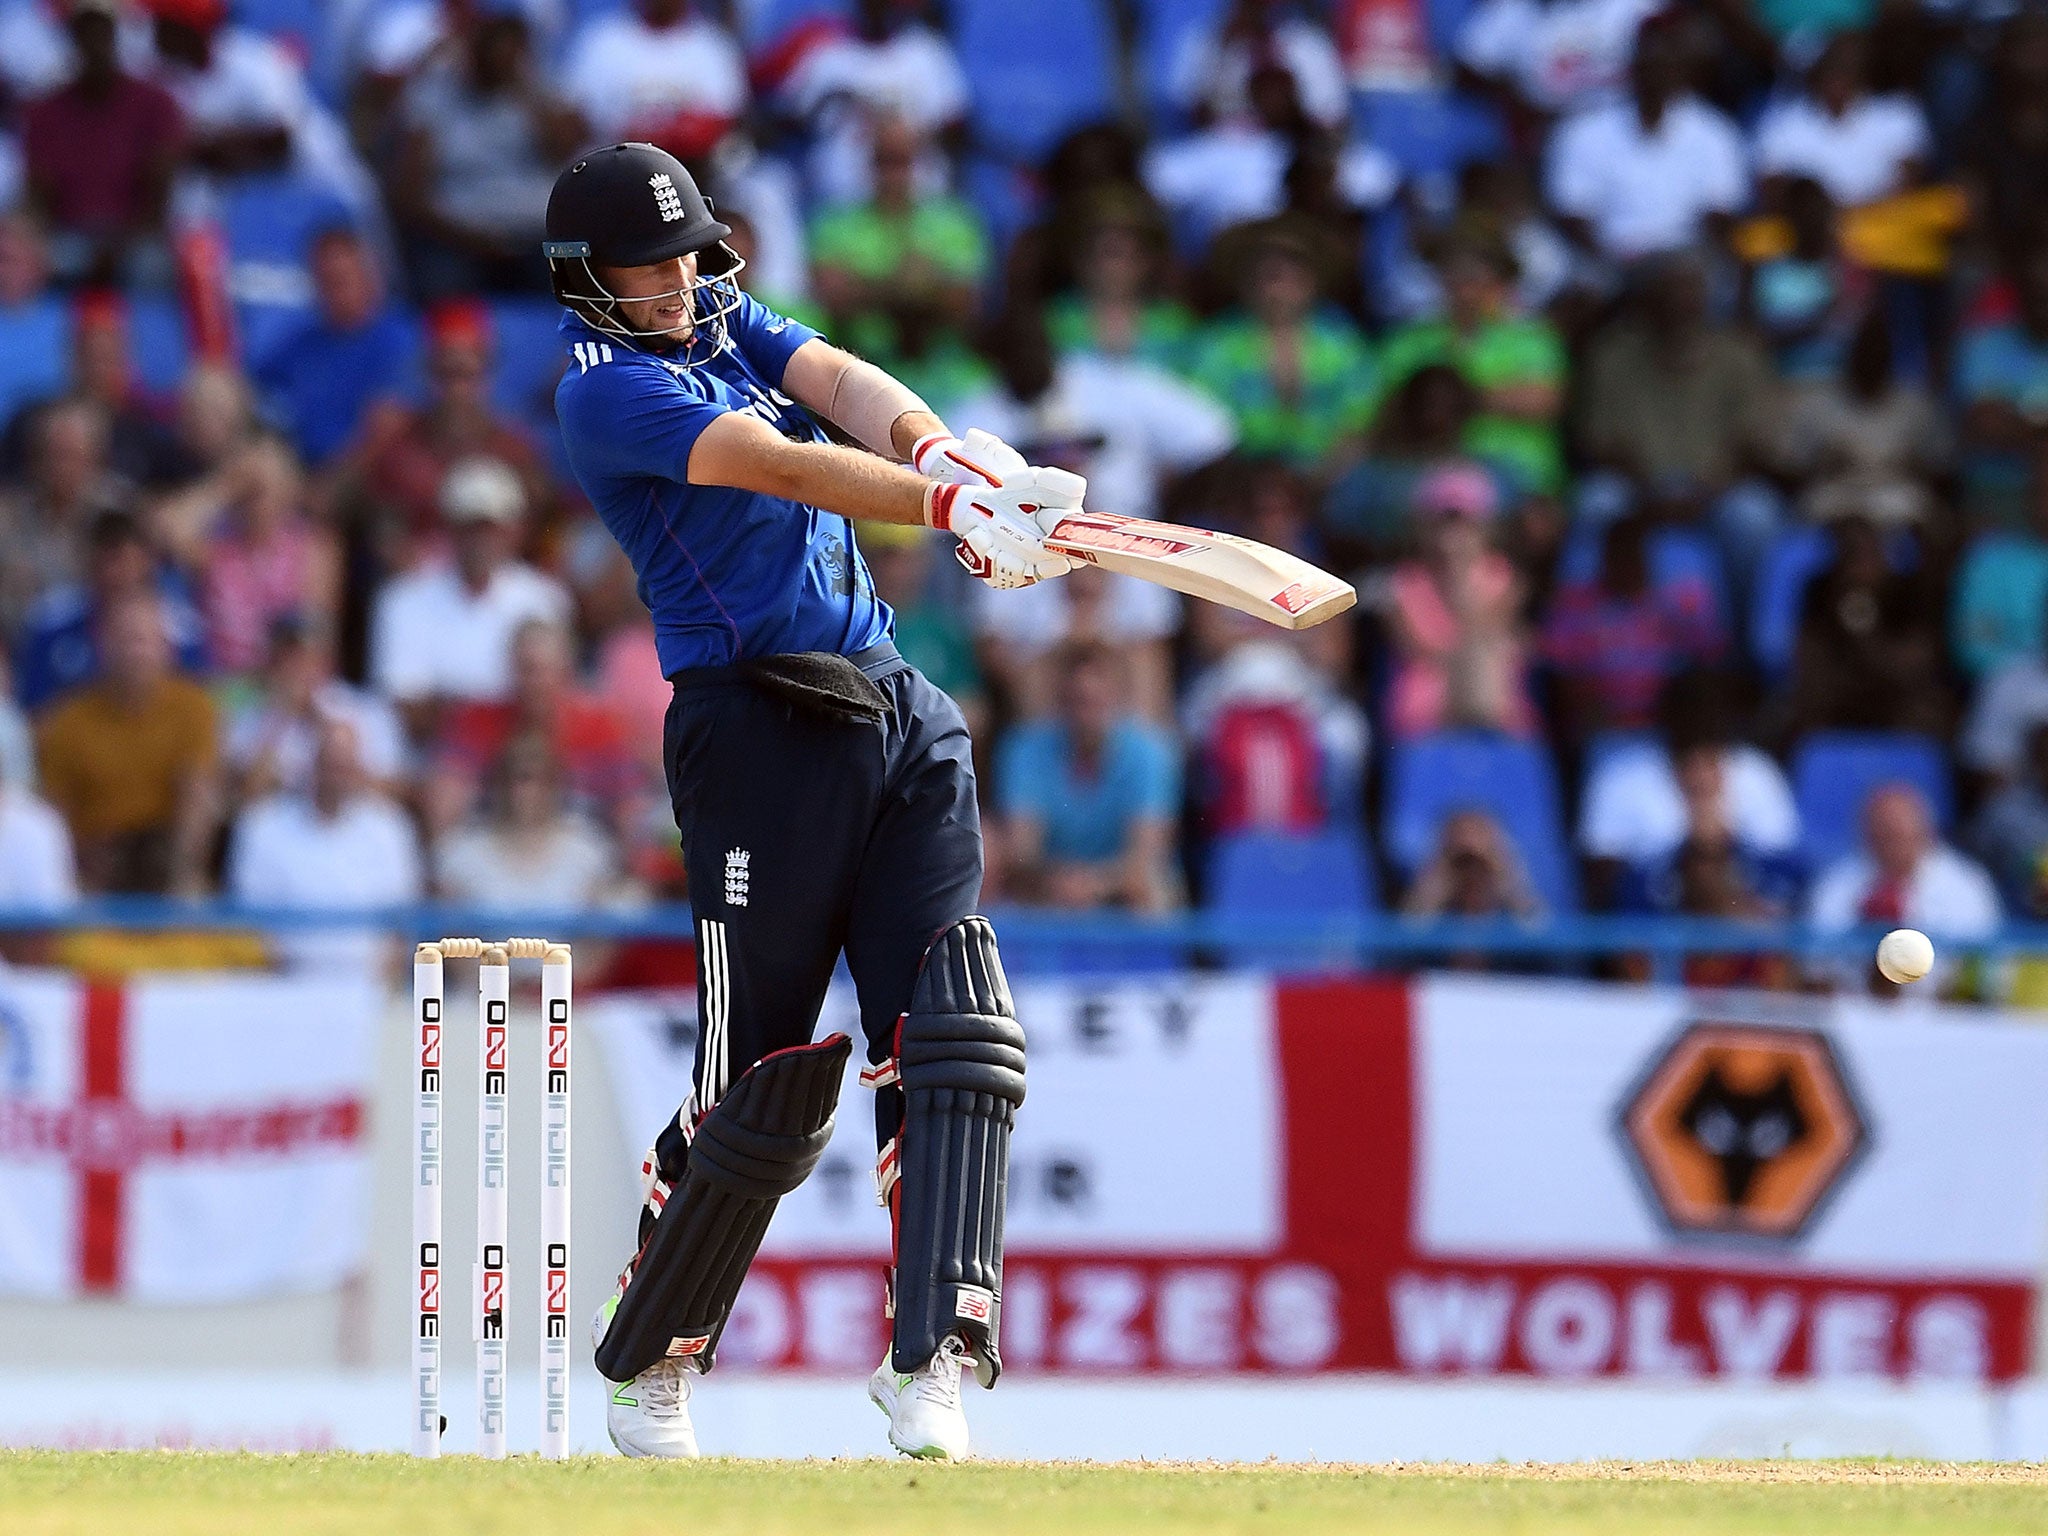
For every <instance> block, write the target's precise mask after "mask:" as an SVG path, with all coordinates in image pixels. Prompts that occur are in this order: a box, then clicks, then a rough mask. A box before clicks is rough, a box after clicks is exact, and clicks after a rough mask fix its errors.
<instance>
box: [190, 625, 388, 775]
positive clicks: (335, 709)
mask: <svg viewBox="0 0 2048 1536" xmlns="http://www.w3.org/2000/svg"><path fill="white" fill-rule="evenodd" d="M334 720H340V721H345V722H346V723H347V724H348V725H350V726H351V727H353V728H354V730H355V736H356V750H357V753H358V755H359V757H360V759H361V761H362V766H363V772H364V774H365V775H366V776H367V778H368V780H369V782H370V783H371V784H372V785H374V786H375V787H376V788H378V789H380V790H395V789H396V788H397V786H398V782H399V779H400V777H401V776H402V775H403V773H404V772H405V765H406V752H405V728H404V727H403V726H402V725H400V724H399V721H398V715H397V712H396V711H394V710H393V709H392V707H391V706H390V704H388V703H386V702H385V701H384V700H383V699H380V698H378V697H377V695H375V694H374V693H369V692H366V691H365V690H363V689H361V688H357V687H355V686H354V685H353V684H350V683H345V682H343V681H342V680H341V679H340V678H338V677H336V676H335V675H334V644H333V638H332V636H331V635H330V634H329V633H328V631H327V630H326V628H325V627H324V626H323V625H321V624H320V623H318V622H317V621H312V620H305V619H290V620H286V621H284V622H282V623H280V624H278V625H276V626H275V627H274V628H273V629H272V631H271V634H270V653H269V655H268V656H267V657H266V658H265V660H264V665H263V671H262V673H261V676H260V680H259V687H258V691H257V692H256V694H255V696H254V697H252V698H250V699H248V700H247V701H246V702H245V703H242V704H241V705H240V706H239V707H234V708H232V709H231V711H230V713H229V715H228V721H227V727H226V730H225V733H224V742H225V745H224V755H225V757H226V759H227V766H228V770H229V772H230V773H231V774H233V775H234V779H235V793H236V796H237V798H239V799H242V800H258V799H261V798H263V797H264V796H266V795H272V794H287V795H303V794H308V793H310V792H311V790H312V787H313V761H314V759H315V758H316V757H317V756H318V754H319V748H320V737H321V735H322V733H323V732H324V730H325V728H326V726H327V724H328V722H330V721H334Z"/></svg>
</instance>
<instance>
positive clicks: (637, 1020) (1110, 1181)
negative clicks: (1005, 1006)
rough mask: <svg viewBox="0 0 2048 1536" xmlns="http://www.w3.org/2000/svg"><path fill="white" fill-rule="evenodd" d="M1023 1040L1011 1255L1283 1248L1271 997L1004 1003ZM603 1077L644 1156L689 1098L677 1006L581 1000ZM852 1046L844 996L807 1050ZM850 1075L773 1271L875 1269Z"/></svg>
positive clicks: (1193, 986)
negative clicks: (813, 1263) (1023, 1096)
mask: <svg viewBox="0 0 2048 1536" xmlns="http://www.w3.org/2000/svg"><path fill="white" fill-rule="evenodd" d="M1016 995H1017V1006H1018V1011H1019V1015H1020V1016H1021V1017H1022V1018H1023V1019H1024V1020H1025V1027H1026V1029H1027V1031H1028V1032H1029V1035H1030V1041H1031V1045H1030V1062H1029V1066H1028V1068H1027V1072H1026V1076H1027V1079H1028V1082H1029V1088H1028V1092H1029V1099H1028V1104H1027V1108H1026V1110H1025V1112H1024V1113H1023V1114H1021V1115H1020V1116H1019V1117H1018V1120H1017V1129H1016V1134H1015V1139H1014V1140H1013V1142H1012V1144H1011V1157H1010V1205H1009V1215H1008V1237H1009V1243H1010V1247H1011V1250H1012V1251H1013V1252H1019V1253H1022V1252H1032V1253H1040V1252H1048V1253H1057V1252H1078V1253H1092V1252H1099V1251H1101V1250H1104V1249H1114V1248H1123V1247H1131V1248H1136V1249H1139V1250H1141V1251H1148V1250H1149V1251H1165V1252H1176V1253H1200V1252H1205V1251H1215V1252H1225V1253H1260V1252H1264V1251H1267V1250H1268V1249H1270V1248H1272V1247H1274V1246H1275V1245H1276V1244H1277V1243H1278V1242H1279V1240H1280V1237H1281V1209H1280V1170H1281V1163H1280V1159H1279V1143H1280V1137H1281V1129H1280V1109H1279V1099H1280V1090H1279V1080H1278V1071H1277V1064H1276V1060H1275V1052H1274V1049H1273V1006H1272V988H1271V987H1270V985H1268V984H1267V983H1266V982H1265V981H1264V980H1263V979H1260V978H1243V977H1229V978H1210V979H1168V980H1163V981H1156V980H1147V981H1144V982H1117V981H1111V980H1105V981H1103V982H1101V983H1098V984H1094V985H1090V984H1087V983H1085V982H1078V981H1026V982H1020V983H1019V984H1018V985H1017V988H1016ZM579 1017H580V1019H581V1020H582V1021H583V1022H584V1023H585V1024H586V1025H587V1026H588V1027H589V1028H591V1029H593V1030H594V1031H595V1032H596V1034H597V1038H598V1040H599V1041H600V1042H601V1044H602V1046H603V1049H604V1052H605V1055H606V1059H607V1062H608V1064H609V1065H610V1068H611V1078H612V1081H613V1082H614V1083H615V1084H616V1085H617V1091H618V1093H619V1095H620V1101H621V1102H620V1109H621V1113H622V1116H623V1118H624V1121H625V1124H626V1125H627V1127H628V1133H629V1134H630V1135H633V1136H636V1137H638V1138H640V1139H641V1144H642V1145H643V1146H644V1145H651V1144H652V1142H653V1140H654V1137H655V1133H656V1132H657V1131H659V1130H660V1128H661V1127H662V1126H663V1125H664V1124H666V1123H667V1121H668V1119H669V1118H670V1117H671V1116H673V1115H674V1114H675V1113H676V1111H677V1107H678V1106H679V1105H680V1104H682V1103H683V1101H684V1100H685V1099H686V1098H687V1097H688V1095H689V1092H690V1071H691V1063H692V1062H693V1060H694V1059H695V1052H696V1038H697V1021H696V1004H695V1000H694V998H693V996H692V995H691V994H689V993H680V994H662V993H645V994H617V995H612V996H600V997H594V998H592V999H591V1000H590V1001H589V1002H587V1003H585V1004H584V1005H583V1006H582V1008H581V1009H580V1010H579ZM833 1030H844V1031H846V1032H847V1033H849V1034H851V1035H852V1036H853V1037H854V1038H855V1039H856V1040H859V1039H860V1038H861V1034H860V1017H859V1008H858V1005H857V1004H856V1002H855V1000H854V997H853V994H852V991H851V989H850V988H845V989H842V988H835V989H834V990H833V991H832V993H831V994H830V996H829V997H828V999H827V1002H826V1005H825V1012H824V1017H823V1019H822V1021H821V1022H820V1024H819V1027H818V1032H819V1034H820V1035H823V1034H826V1033H829V1032H831V1031H833ZM865 1064H866V1061H865V1056H864V1054H863V1052H862V1051H860V1050H856V1051H855V1052H854V1056H853V1058H852V1059H851V1060H850V1061H849V1062H848V1065H847V1076H846V1083H845V1086H844V1088H843V1090H842V1092H841V1094H840V1099H839V1120H838V1125H837V1127H836V1129H835V1131H834V1133H833V1137H832V1143H831V1145H830V1147H829V1148H827V1150H826V1153H825V1156H824V1158H823V1160H822V1161H821V1162H820V1163H819V1165H818V1169H817V1171H816V1172H815V1173H813V1174H812V1176H811V1177H810V1179H809V1180H808V1181H806V1183H805V1184H804V1185H803V1186H802V1187H801V1188H800V1189H798V1190H797V1191H796V1192H795V1193H794V1194H792V1195H790V1196H789V1197H788V1198H786V1199H785V1200H784V1201H783V1202H782V1205H781V1208H780V1210H779V1211H778V1212H777V1213H776V1217H775V1223H774V1225H773V1226H772V1227H771V1228H770V1229H769V1233H768V1240H767V1243H766V1245H765V1247H764V1249H763V1252H764V1253H767V1254H770V1255H777V1254H787V1255H791V1256H808V1255H817V1254H832V1255H846V1256H855V1255H858V1256H862V1257H867V1258H872V1259H875V1260H878V1261H879V1260H882V1259H886V1258H887V1256H888V1252H889V1221H888V1216H887V1214H886V1213H885V1212H884V1211H883V1210H882V1209H881V1207H880V1206H879V1205H878V1204H877V1202H876V1198H875V1182H874V1161H875V1134H874V1132H875V1125H874V1110H873V1107H872V1106H873V1101H874V1096H873V1094H872V1093H870V1092H869V1091H868V1090H867V1089H864V1088H861V1087H860V1086H859V1082H858V1079H859V1072H860V1068H861V1067H862V1066H864V1065H865Z"/></svg>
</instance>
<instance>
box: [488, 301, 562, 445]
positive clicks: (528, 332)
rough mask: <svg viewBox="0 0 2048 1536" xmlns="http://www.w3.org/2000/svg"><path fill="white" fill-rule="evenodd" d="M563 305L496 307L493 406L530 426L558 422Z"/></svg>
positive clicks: (535, 303)
mask: <svg viewBox="0 0 2048 1536" xmlns="http://www.w3.org/2000/svg"><path fill="white" fill-rule="evenodd" d="M561 321H562V310H561V306H560V305H558V304H556V303H555V301H554V300H553V299H499V300H497V301H496V302H494V303H493V304H492V305H491V332H492V335H493V336H494V338H495V339H496V344H497V360H496V363H495V365H494V366H493V368H492V372H491V401H492V403H493V404H494V405H496V406H497V407H498V409H499V410H501V411H505V412H508V413H510V414H511V415H514V416H517V417H518V418H519V419H520V420H521V421H525V422H535V423H539V422H552V421H553V420H554V419H555V383H556V381H557V380H559V379H560V378H561V376H562V364H563V351H562V338H561V335H560V333H559V332H558V331H557V330H556V327H557V326H558V325H560V324H561Z"/></svg>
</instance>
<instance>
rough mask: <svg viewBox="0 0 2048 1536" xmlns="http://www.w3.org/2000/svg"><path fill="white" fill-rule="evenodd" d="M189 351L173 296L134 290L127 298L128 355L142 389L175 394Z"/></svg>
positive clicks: (182, 312) (181, 312)
mask: <svg viewBox="0 0 2048 1536" xmlns="http://www.w3.org/2000/svg"><path fill="white" fill-rule="evenodd" d="M191 352H192V347H191V338H190V337H189V336H188V335H187V334H186V331H185V314H184V311H183V310H181V309H180V308H179V307H178V301H177V300H176V299H173V298H171V297H169V296H168V295H165V294H137V295H136V296H135V297H133V298H131V299H130V300H129V301H128V355H129V357H130V359H131V360H132V361H133V362H134V364H135V374H136V377H137V378H139V379H141V381H142V387H143V388H144V389H146V390H148V391H149V392H150V393H151V394H155V395H169V394H175V393H176V392H177V388H178V384H179V381H180V380H182V379H183V378H184V377H185V369H186V367H187V365H188V364H189V363H190V361H191Z"/></svg>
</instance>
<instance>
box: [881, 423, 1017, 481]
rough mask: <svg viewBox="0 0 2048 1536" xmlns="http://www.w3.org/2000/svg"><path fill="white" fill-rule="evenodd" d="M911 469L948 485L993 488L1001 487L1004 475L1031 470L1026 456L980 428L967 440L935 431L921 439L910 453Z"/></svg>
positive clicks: (974, 430)
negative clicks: (1026, 461)
mask: <svg viewBox="0 0 2048 1536" xmlns="http://www.w3.org/2000/svg"><path fill="white" fill-rule="evenodd" d="M910 467H911V468H912V469H914V470H916V471H917V472H918V473H919V474H920V475H923V476H924V477H925V479H927V480H937V481H939V482H941V483H942V484H945V485H993V486H1000V485H1001V484H1002V483H1003V478H1004V476H1006V475H1014V474H1017V473H1018V472H1020V471H1022V470H1024V469H1027V468H1029V466H1028V465H1027V464H1026V463H1025V462H1024V455H1023V454H1021V453H1019V452H1018V451H1017V450H1016V449H1014V448H1012V447H1011V446H1010V445H1009V444H1008V443H1006V442H1004V441H1003V440H1002V439H1001V438H1000V437H997V436H996V435H995V434H994V433H993V432H984V431H982V430H981V428H979V427H975V428H974V429H972V430H971V431H969V432H968V434H967V435H966V436H965V437H953V436H950V435H948V434H947V433H944V432H934V433H932V434H931V435H930V436H928V437H921V438H919V439H918V440H917V443H916V445H915V446H914V447H913V448H912V449H911V450H910Z"/></svg>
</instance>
